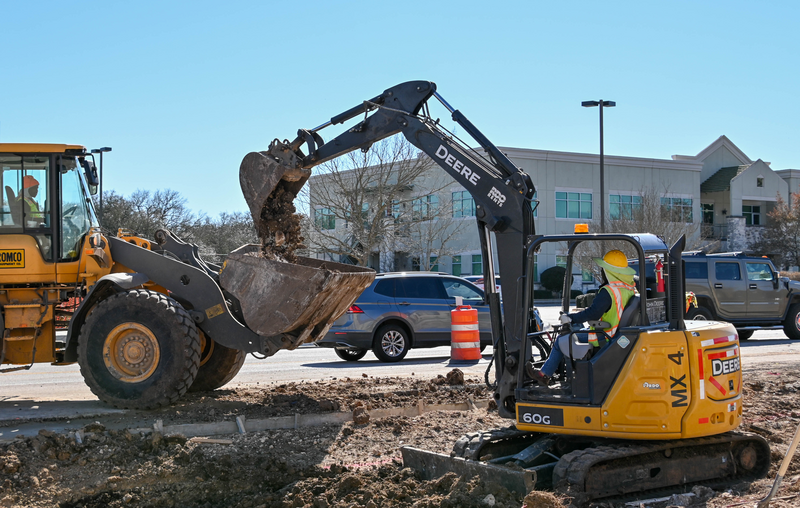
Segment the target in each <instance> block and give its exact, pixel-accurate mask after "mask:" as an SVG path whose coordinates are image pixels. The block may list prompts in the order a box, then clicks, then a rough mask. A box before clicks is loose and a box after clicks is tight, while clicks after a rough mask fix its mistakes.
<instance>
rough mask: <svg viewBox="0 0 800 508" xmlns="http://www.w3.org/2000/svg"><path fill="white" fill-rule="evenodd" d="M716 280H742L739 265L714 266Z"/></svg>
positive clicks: (724, 264)
mask: <svg viewBox="0 0 800 508" xmlns="http://www.w3.org/2000/svg"><path fill="white" fill-rule="evenodd" d="M714 270H715V273H716V275H717V280H742V272H741V270H739V263H724V262H719V263H717V264H716V265H715V266H714Z"/></svg>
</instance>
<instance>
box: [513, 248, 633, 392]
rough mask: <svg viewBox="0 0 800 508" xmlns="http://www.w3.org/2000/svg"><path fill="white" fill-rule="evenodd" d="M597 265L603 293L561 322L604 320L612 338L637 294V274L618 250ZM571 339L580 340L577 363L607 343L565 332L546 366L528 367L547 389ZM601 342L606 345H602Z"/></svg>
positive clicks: (575, 348) (575, 346)
mask: <svg viewBox="0 0 800 508" xmlns="http://www.w3.org/2000/svg"><path fill="white" fill-rule="evenodd" d="M594 262H595V263H597V266H599V267H600V268H602V269H603V279H604V280H603V285H601V286H600V290H599V291H598V292H597V296H595V298H594V300H593V301H592V305H591V306H590V307H589V308H587V309H585V310H583V311H581V312H576V313H574V314H563V313H562V314H561V316H560V320H561V324H562V325H565V324H569V323H584V322H586V321H595V320H600V321H604V322H606V323H608V324H609V325H610V328H606V329H605V332H606V334H608V336H609V337H612V338H613V337H614V334H616V333H617V327H618V325H619V321H620V317H621V316H622V311H623V309H625V305H626V304H627V303H628V301H629V300H630V299H631V298H632V297H633V296H634V295H635V294H636V286H635V285H634V280H633V276H634V274H635V273H636V272H635V271H634V269H633V268H630V267H629V266H628V259H627V258H626V257H625V254H623V253H622V252H621V251H618V250H611V251H608V252H607V253H606V255H605V256H603V258H602V259H600V258H594ZM592 329H594V327H592ZM570 336H575V337H577V343H574V344H572V357H573V358H574V359H577V360H580V359H582V358H584V357H585V356H586V355H587V354H588V353H589V351H591V350H593V349H594V348H600V347H601V346H606V345H607V343H608V340H607V339H605V338H604V337H603V336H602V335H599V334H596V333H576V334H570V333H566V334H564V335H560V336H559V337H558V338H557V339H556V344H554V345H553V350H552V351H551V352H550V356H549V357H547V360H546V361H545V362H544V365H542V368H541V370H533V369H532V366H531V364H528V368H529V369H531V371H529V372H528V374H529V375H530V377H531V378H533V379H534V380H535V381H536V382H537V383H538V384H539V385H541V386H547V385H548V384H549V382H550V378H551V377H552V376H553V374H554V373H555V371H556V369H557V368H558V365H559V363H561V360H562V359H563V358H564V356H565V355H569V340H570ZM601 341H603V342H604V343H603V344H601V343H600V342H601Z"/></svg>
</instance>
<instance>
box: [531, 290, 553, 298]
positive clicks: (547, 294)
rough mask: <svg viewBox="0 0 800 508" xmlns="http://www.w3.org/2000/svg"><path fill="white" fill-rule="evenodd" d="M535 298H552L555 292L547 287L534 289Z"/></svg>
mask: <svg viewBox="0 0 800 508" xmlns="http://www.w3.org/2000/svg"><path fill="white" fill-rule="evenodd" d="M533 298H534V299H538V300H551V299H552V298H553V292H552V291H547V290H546V289H534V290H533Z"/></svg>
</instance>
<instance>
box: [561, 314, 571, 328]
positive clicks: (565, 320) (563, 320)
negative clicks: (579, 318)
mask: <svg viewBox="0 0 800 508" xmlns="http://www.w3.org/2000/svg"><path fill="white" fill-rule="evenodd" d="M558 318H559V319H560V320H561V324H562V325H566V324H569V323H572V318H571V317H569V314H564V313H563V312H562V313H561V315H560V316H558Z"/></svg>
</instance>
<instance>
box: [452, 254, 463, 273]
mask: <svg viewBox="0 0 800 508" xmlns="http://www.w3.org/2000/svg"><path fill="white" fill-rule="evenodd" d="M453 275H455V276H456V277H460V276H461V256H453Z"/></svg>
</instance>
